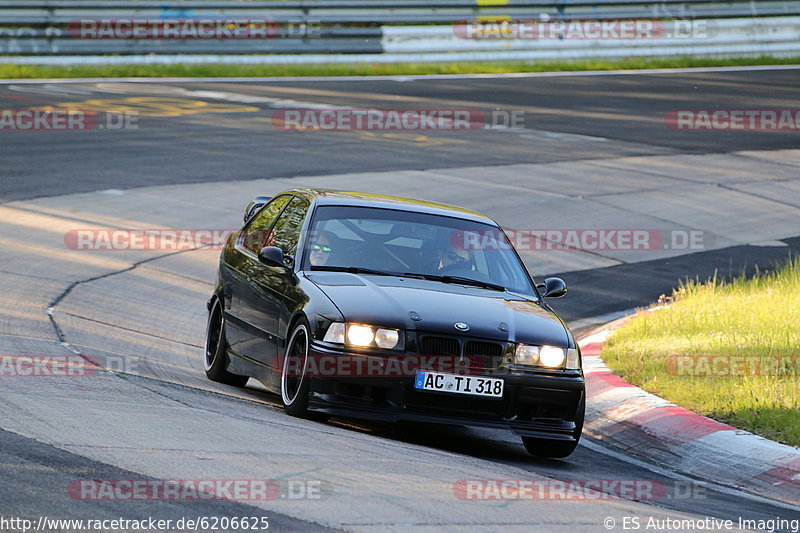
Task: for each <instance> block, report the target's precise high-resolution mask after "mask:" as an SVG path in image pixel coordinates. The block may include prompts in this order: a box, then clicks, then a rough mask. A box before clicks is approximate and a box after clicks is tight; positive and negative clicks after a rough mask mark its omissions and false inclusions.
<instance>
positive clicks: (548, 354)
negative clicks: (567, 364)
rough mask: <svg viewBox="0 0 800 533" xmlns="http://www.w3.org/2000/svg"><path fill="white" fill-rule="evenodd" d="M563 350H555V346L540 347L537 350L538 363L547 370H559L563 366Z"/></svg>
mask: <svg viewBox="0 0 800 533" xmlns="http://www.w3.org/2000/svg"><path fill="white" fill-rule="evenodd" d="M565 359H566V357H565V355H564V349H563V348H556V347H555V346H542V348H541V350H539V363H540V364H541V365H542V366H546V367H547V368H561V367H562V366H564V360H565Z"/></svg>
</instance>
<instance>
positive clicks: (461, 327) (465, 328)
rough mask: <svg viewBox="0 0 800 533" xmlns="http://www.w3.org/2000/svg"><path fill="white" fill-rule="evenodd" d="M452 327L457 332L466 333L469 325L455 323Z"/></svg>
mask: <svg viewBox="0 0 800 533" xmlns="http://www.w3.org/2000/svg"><path fill="white" fill-rule="evenodd" d="M453 325H454V326H455V328H456V329H457V330H459V331H467V330H468V329H469V324H465V323H464V322H456V323H455V324H453Z"/></svg>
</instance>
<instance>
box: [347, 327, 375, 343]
mask: <svg viewBox="0 0 800 533" xmlns="http://www.w3.org/2000/svg"><path fill="white" fill-rule="evenodd" d="M374 340H375V334H374V333H373V332H372V328H371V327H369V326H362V325H359V324H350V325H349V326H347V343H348V344H352V345H353V346H369V345H370V344H372V341H374Z"/></svg>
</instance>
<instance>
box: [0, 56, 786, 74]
mask: <svg viewBox="0 0 800 533" xmlns="http://www.w3.org/2000/svg"><path fill="white" fill-rule="evenodd" d="M799 63H800V57H780V58H779V57H769V56H761V57H741V58H727V59H713V58H695V57H674V58H670V59H647V58H629V59H623V60H618V61H600V60H597V61H548V62H491V63H468V62H453V63H396V64H386V63H350V64H336V63H331V64H324V65H235V64H216V63H215V64H197V65H194V64H179V65H74V66H63V67H61V66H47V65H13V64H0V78H2V79H25V78H29V79H30V78H96V77H103V78H135V77H210V78H212V77H213V78H215V77H251V76H369V75H373V76H379V75H391V76H394V75H403V74H406V75H423V74H495V73H514V72H562V71H574V70H617V69H624V70H628V69H653V68H689V67H717V66H751V65H793V64H799Z"/></svg>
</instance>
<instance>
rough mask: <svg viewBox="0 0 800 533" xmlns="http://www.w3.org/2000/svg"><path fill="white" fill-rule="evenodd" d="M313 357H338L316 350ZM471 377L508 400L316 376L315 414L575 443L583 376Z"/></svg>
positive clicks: (404, 378)
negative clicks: (499, 384)
mask: <svg viewBox="0 0 800 533" xmlns="http://www.w3.org/2000/svg"><path fill="white" fill-rule="evenodd" d="M310 355H312V357H314V356H317V357H318V356H331V355H333V354H332V353H331V352H330V351H328V350H325V349H319V348H316V347H314V346H313V345H312V347H311V354H310ZM339 355H342V354H339ZM345 357H354V356H353V355H348V356H345ZM355 357H365V358H370V359H374V358H381V356H375V355H357V356H355ZM401 357H402V356H401ZM406 374H408V372H406ZM470 374H471V375H483V376H488V377H493V378H502V379H503V380H504V381H505V385H504V392H503V397H502V398H499V399H495V398H482V397H476V396H468V395H462V394H452V393H442V392H431V391H421V390H417V389H415V388H414V376H413V375H399V376H392V377H381V376H375V377H372V376H370V377H364V376H348V375H335V376H323V377H319V376H311V377H310V378H309V379H310V384H311V398H310V402H309V408H310V409H312V410H315V411H319V412H323V413H327V414H330V415H337V416H346V417H353V418H361V419H367V420H377V421H386V422H396V421H400V420H405V421H416V422H429V423H438V424H452V425H467V426H480V427H488V428H495V429H507V430H511V431H513V432H514V433H516V434H518V435H520V436H524V437H538V438H546V439H554V440H564V441H574V440H575V437H576V423H575V422H576V417H577V416H578V409H579V406H580V404H581V400H582V398H583V396H584V394H585V384H584V379H583V376H582V375H581V374H579V373H573V374H564V373H558V374H557V373H554V372H546V371H545V372H543V373H537V372H534V371H531V370H522V369H518V368H517V369H514V368H499V369H481V370H476V369H471V370H470Z"/></svg>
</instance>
